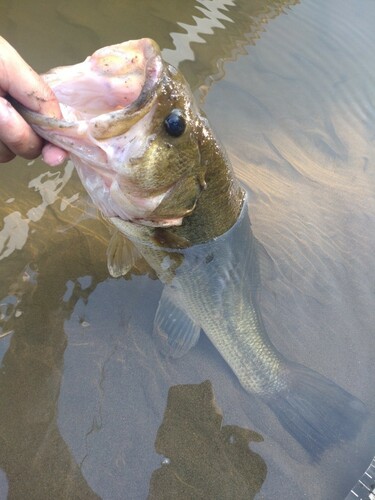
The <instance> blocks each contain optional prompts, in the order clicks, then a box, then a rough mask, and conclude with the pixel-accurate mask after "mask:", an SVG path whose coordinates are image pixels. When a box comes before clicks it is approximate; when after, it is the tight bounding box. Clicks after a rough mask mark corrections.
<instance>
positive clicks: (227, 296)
mask: <svg viewBox="0 0 375 500" xmlns="http://www.w3.org/2000/svg"><path fill="white" fill-rule="evenodd" d="M44 78H45V80H46V81H47V83H48V84H49V85H50V86H51V87H52V89H53V91H54V92H55V94H56V96H57V98H58V100H59V102H60V105H61V109H62V113H63V116H64V119H63V120H59V119H55V118H48V117H45V116H41V115H38V114H36V113H34V112H31V111H29V110H26V109H25V108H23V107H22V106H20V105H19V107H18V109H19V111H20V113H21V114H22V115H23V116H24V117H25V119H26V120H27V121H28V122H29V123H30V124H31V125H32V126H33V128H34V129H35V130H36V132H37V133H39V134H40V135H41V136H42V137H44V138H46V139H47V140H49V141H50V142H52V143H53V144H56V145H58V146H60V147H62V148H64V149H66V150H67V151H69V152H70V154H71V158H72V160H73V162H74V164H75V166H76V168H77V171H78V173H79V175H80V178H81V180H82V183H83V185H84V186H85V188H86V190H87V191H88V193H89V194H90V196H91V198H92V200H93V201H94V203H95V204H96V206H97V207H98V208H99V209H100V210H101V211H102V213H103V215H104V216H105V217H106V218H107V219H108V220H109V221H110V222H111V223H112V225H113V226H114V227H115V228H116V229H117V230H118V233H117V234H116V235H115V236H114V238H113V239H112V241H111V243H110V246H109V249H108V262H109V269H110V270H111V273H112V274H113V275H114V276H120V275H122V274H126V273H129V272H131V270H132V268H133V267H136V268H137V267H138V269H141V268H142V263H146V264H147V265H148V266H149V267H150V268H151V269H152V270H153V271H154V272H155V273H156V275H157V276H158V277H159V278H160V280H161V281H162V282H163V283H164V284H165V288H164V291H163V294H162V297H161V299H160V303H159V307H158V310H157V313H156V317H155V324H154V333H155V339H157V341H158V342H159V344H160V346H161V348H162V349H163V350H164V351H165V352H166V353H167V354H169V355H172V356H176V357H178V356H181V355H183V354H184V353H185V352H186V351H187V350H189V349H190V348H191V347H192V346H193V345H194V344H195V343H196V341H197V340H198V338H199V334H200V331H201V329H203V330H204V332H205V333H206V335H207V336H208V337H209V338H210V340H211V341H212V343H213V344H214V346H215V347H216V348H217V349H218V351H219V352H220V354H221V355H222V356H223V358H224V359H225V360H226V361H227V363H228V364H229V366H230V367H231V368H232V370H233V372H234V373H235V374H236V376H237V378H238V380H239V381H240V383H241V385H242V386H243V387H244V388H245V389H246V390H247V391H248V392H251V393H253V394H256V395H258V396H259V397H260V398H262V400H263V401H264V402H266V403H267V404H268V405H269V407H270V408H271V409H272V410H273V411H274V412H275V414H276V415H277V416H278V418H279V420H280V422H281V423H282V425H283V426H284V427H285V428H286V429H287V430H288V431H289V432H290V433H291V434H292V435H293V436H294V437H295V438H296V439H297V440H298V441H299V442H300V444H301V445H302V446H303V447H305V449H307V450H308V451H309V453H310V454H311V455H312V456H313V457H314V458H316V457H318V456H319V455H320V454H321V453H322V452H323V451H324V450H325V449H326V448H327V447H329V446H331V445H332V444H334V443H337V442H338V441H340V440H342V439H348V438H351V437H353V436H354V435H355V434H356V432H357V431H358V429H359V427H360V425H361V423H362V422H363V420H364V418H365V415H366V410H365V408H364V405H363V404H362V403H361V402H360V401H359V400H357V399H356V398H354V397H353V396H352V395H350V394H349V393H347V392H346V391H344V390H343V389H342V388H340V387H338V386H337V385H336V384H334V383H333V382H331V381H329V380H327V379H326V378H324V377H323V376H321V375H319V374H318V373H316V372H314V371H312V370H310V369H308V368H306V367H304V366H301V365H297V364H295V363H292V362H290V361H288V360H287V359H286V358H285V357H284V356H283V355H282V354H281V353H279V352H278V351H277V350H276V349H275V347H274V346H273V344H272V343H271V341H270V339H269V337H268V335H267V333H266V331H265V328H264V325H263V322H262V318H261V315H260V313H259V310H258V307H257V300H256V299H257V291H258V283H259V277H260V271H259V267H260V266H259V260H260V259H262V253H263V251H262V248H261V246H260V245H259V244H258V243H257V241H256V239H255V238H254V236H253V233H252V230H251V224H250V220H249V216H248V210H247V203H246V197H245V193H244V190H243V189H242V188H241V186H240V184H239V183H238V181H237V180H236V178H235V176H234V174H233V170H232V168H231V166H230V163H229V161H228V159H227V157H226V155H225V152H224V150H223V148H222V147H221V146H220V144H219V143H218V141H217V139H216V138H215V136H214V134H213V132H212V130H211V128H210V126H209V123H208V121H207V118H206V117H205V116H204V114H203V113H202V112H201V111H200V110H199V109H198V107H197V105H196V104H195V102H194V99H193V96H192V94H191V92H190V89H189V87H188V84H187V83H186V81H185V80H184V78H183V76H182V75H181V74H180V73H179V72H178V71H177V70H176V69H175V68H173V67H172V66H170V65H168V64H167V63H165V62H164V61H163V60H162V58H161V55H160V51H159V48H158V47H157V45H156V43H155V42H153V41H152V40H149V39H142V40H137V41H130V42H124V43H123V44H118V45H115V46H111V47H105V48H103V49H100V50H98V51H97V52H95V53H94V54H93V55H92V56H90V57H88V58H87V59H86V61H84V62H83V63H79V64H77V65H74V66H69V67H62V68H56V69H54V70H52V71H51V72H49V73H48V74H47V75H45V76H44Z"/></svg>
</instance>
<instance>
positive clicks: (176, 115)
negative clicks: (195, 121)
mask: <svg viewBox="0 0 375 500" xmlns="http://www.w3.org/2000/svg"><path fill="white" fill-rule="evenodd" d="M164 126H165V130H166V131H167V132H168V134H169V135H171V136H172V137H180V135H182V134H183V133H184V132H185V129H186V121H185V118H184V117H183V115H182V112H181V111H180V110H179V109H175V110H173V111H172V112H171V113H170V114H169V115H168V116H167V118H166V119H165V120H164Z"/></svg>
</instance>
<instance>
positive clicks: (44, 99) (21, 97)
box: [0, 36, 68, 166]
mask: <svg viewBox="0 0 375 500" xmlns="http://www.w3.org/2000/svg"><path fill="white" fill-rule="evenodd" d="M7 94H9V95H10V96H12V97H13V98H14V99H16V100H17V101H19V102H20V103H22V104H23V105H24V106H26V107H27V108H29V109H31V110H32V111H36V112H38V113H42V114H45V115H48V116H53V117H56V118H61V117H62V116H61V111H60V108H59V104H58V102H57V99H56V97H55V95H54V93H53V92H52V90H51V89H50V88H49V86H48V85H47V84H46V83H45V82H44V80H43V79H42V78H41V77H40V76H39V75H38V74H37V73H36V72H35V71H34V70H33V69H32V68H31V67H30V66H29V65H28V64H27V63H26V62H25V61H24V60H23V59H22V57H21V56H20V55H19V54H18V52H17V51H16V50H15V49H14V48H13V47H12V46H11V45H10V44H9V43H8V42H7V41H6V40H4V38H2V37H1V36H0V163H4V162H7V161H9V160H11V159H12V158H14V157H15V156H16V155H19V156H22V157H23V158H27V159H33V158H36V157H37V156H39V155H40V154H41V153H42V154H43V159H44V161H45V162H46V163H48V164H49V165H52V166H54V165H59V164H60V163H62V162H63V161H64V160H65V159H66V158H67V155H68V153H67V152H66V151H64V150H62V149H60V148H58V147H56V146H53V145H52V144H49V143H46V142H45V141H44V140H43V139H42V138H41V137H39V136H38V135H37V134H36V133H35V132H34V131H33V130H32V128H31V127H30V126H29V125H28V124H27V123H26V122H25V120H24V119H23V118H22V117H21V115H19V114H18V113H17V111H16V110H15V109H14V108H13V106H12V105H11V104H10V102H9V101H8V100H7V99H6V98H5V96H6V95H7Z"/></svg>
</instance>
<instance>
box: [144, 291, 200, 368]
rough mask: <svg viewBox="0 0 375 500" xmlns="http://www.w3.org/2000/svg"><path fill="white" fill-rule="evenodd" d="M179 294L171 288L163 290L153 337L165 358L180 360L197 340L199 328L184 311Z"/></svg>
mask: <svg viewBox="0 0 375 500" xmlns="http://www.w3.org/2000/svg"><path fill="white" fill-rule="evenodd" d="M182 304H183V301H182V298H181V297H180V293H179V292H178V291H177V290H175V289H174V288H172V287H168V286H166V287H165V288H164V290H163V293H162V296H161V299H160V302H159V307H158V309H157V311H156V316H155V320H154V337H155V340H156V341H157V343H158V344H159V347H160V350H161V351H162V352H163V353H164V354H166V355H167V356H171V357H173V358H180V357H182V356H183V355H184V354H186V353H187V352H188V351H189V349H191V348H192V347H193V346H194V345H195V344H196V343H197V342H198V339H199V334H200V330H201V328H200V326H199V325H198V324H197V323H196V322H195V321H194V320H192V319H191V318H190V316H189V315H188V314H187V313H186V311H185V310H184V308H183V306H182Z"/></svg>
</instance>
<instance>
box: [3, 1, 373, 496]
mask: <svg viewBox="0 0 375 500" xmlns="http://www.w3.org/2000/svg"><path fill="white" fill-rule="evenodd" d="M96 5H97V6H96V7H95V9H93V8H92V4H91V2H88V1H86V0H80V1H79V2H76V1H75V2H73V1H70V0H65V1H52V2H49V3H45V2H42V1H37V0H35V1H34V2H32V3H26V2H21V1H14V0H12V2H10V1H7V2H3V5H2V7H1V8H0V10H1V14H2V15H1V16H0V26H1V33H2V35H3V36H5V37H6V38H7V39H8V40H9V41H10V42H11V43H12V44H13V45H15V47H16V48H17V49H18V50H19V51H20V52H21V54H22V55H23V56H24V57H25V58H26V59H27V60H28V61H29V62H30V64H32V65H33V66H34V67H35V68H36V69H37V70H38V71H40V72H42V71H44V70H47V69H48V68H49V67H53V66H57V65H62V64H72V63H75V62H78V61H80V60H82V59H83V58H84V57H86V56H87V55H88V54H90V53H91V52H93V51H94V50H95V49H96V48H98V47H101V46H104V45H109V44H112V43H117V42H119V41H122V40H125V39H131V38H140V37H143V36H151V37H153V38H155V39H156V40H157V41H158V43H159V44H160V46H161V47H162V48H163V54H164V56H165V57H166V58H167V59H168V60H170V61H171V62H173V63H174V64H179V65H180V67H181V68H182V70H183V71H184V73H185V75H186V76H187V78H188V80H189V82H190V83H191V85H192V87H193V89H194V91H195V93H196V95H197V97H198V98H201V99H202V100H204V109H205V111H206V113H207V114H208V116H209V118H210V121H211V123H212V125H213V127H214V128H215V129H216V131H217V133H218V135H219V136H220V138H221V140H222V142H223V143H224V145H225V147H226V149H227V151H228V154H229V156H230V157H231V159H232V162H233V165H234V167H235V170H236V172H237V174H238V175H239V177H240V178H241V179H242V180H243V181H244V182H245V183H246V185H247V186H248V189H249V191H250V215H251V220H252V224H253V231H254V233H255V235H256V236H257V237H258V239H259V240H260V241H261V242H262V243H263V244H264V246H265V247H266V249H267V251H268V253H269V254H270V256H271V257H272V259H273V261H274V269H273V270H272V272H270V273H269V274H268V273H267V275H266V276H265V277H264V281H263V287H262V301H261V304H260V305H261V309H262V313H263V316H264V320H265V323H266V326H267V329H268V332H269V335H270V337H271V338H272V340H273V342H274V343H275V345H276V346H277V347H278V348H279V349H280V351H281V352H282V353H283V354H285V355H286V356H287V357H288V358H290V359H292V360H294V361H298V362H300V363H303V364H305V365H307V366H309V367H311V368H314V369H315V370H317V371H319V372H320V373H322V374H324V375H325V376H326V377H328V378H329V379H331V380H334V381H335V382H337V383H338V384H339V385H341V386H342V387H344V388H345V389H346V390H348V391H349V392H350V393H352V394H353V395H355V396H356V397H358V398H360V399H361V400H362V401H364V402H365V403H366V405H367V406H368V408H369V411H370V415H371V417H370V419H369V421H368V423H367V424H366V425H365V427H364V428H363V431H362V432H361V434H360V435H359V436H358V437H357V439H356V440H355V441H352V442H349V443H342V445H341V447H338V448H335V449H331V450H329V451H327V452H326V453H325V454H324V455H323V456H322V458H321V460H320V461H319V462H318V463H315V464H312V463H311V461H310V460H309V457H308V455H307V454H305V453H304V452H303V451H302V450H301V449H300V448H299V447H298V445H297V444H296V443H295V442H293V440H292V439H291V437H290V436H289V435H288V434H287V433H286V431H284V430H283V428H282V427H281V426H280V424H279V422H278V421H277V419H276V418H275V417H274V416H273V414H272V413H271V412H270V411H269V409H268V408H267V407H265V406H264V405H263V404H262V403H260V402H259V401H257V400H256V399H255V398H253V397H251V396H249V395H248V394H246V393H245V392H244V391H243V390H242V389H241V387H240V385H239V384H238V382H237V380H236V378H235V377H234V375H233V374H232V372H231V370H230V368H229V367H228V366H227V365H226V363H225V362H224V361H223V360H222V358H221V357H220V356H219V354H218V353H217V352H216V350H215V349H214V348H213V346H212V345H211V344H210V343H209V341H208V340H207V339H206V338H205V337H204V336H202V339H201V340H200V342H199V343H198V345H197V346H196V347H195V348H194V349H193V350H191V351H190V352H189V353H188V354H187V355H186V356H185V357H183V358H182V359H180V360H164V359H163V358H162V356H161V355H160V354H159V352H158V350H157V348H156V346H155V344H154V342H153V339H152V337H151V331H152V323H153V317H154V313H155V311H156V307H157V304H158V300H159V297H160V293H161V290H162V286H161V284H160V283H159V282H158V281H153V280H151V279H149V278H148V277H144V276H140V277H136V278H133V279H132V280H131V281H126V280H122V279H120V280H115V279H111V278H109V276H108V272H107V269H106V257H105V251H106V245H107V242H108V239H109V232H108V229H107V227H106V226H105V224H104V223H103V221H101V220H100V219H99V218H98V217H97V216H96V214H95V211H94V210H93V209H92V208H91V207H90V204H89V203H88V200H87V196H86V195H85V193H84V191H83V189H82V187H81V186H80V183H79V181H78V179H77V177H76V175H75V173H74V171H73V168H72V166H71V165H70V164H69V163H68V164H67V165H66V166H64V167H62V168H60V169H49V168H47V167H46V166H45V165H43V163H41V162H40V161H36V162H33V163H32V164H31V165H29V164H28V163H27V162H25V161H21V160H16V161H14V162H12V163H10V164H9V165H3V166H1V168H0V200H1V202H0V211H1V220H2V226H1V229H0V259H1V261H0V276H1V279H0V297H1V300H0V304H1V305H0V314H1V328H2V330H0V359H1V363H2V364H1V371H0V398H1V399H0V445H1V446H0V498H6V496H7V494H8V496H9V498H25V497H27V498H97V497H101V498H105V499H117V498H118V499H120V498H121V499H122V498H129V499H144V498H147V496H148V495H149V496H150V498H157V499H166V498H176V497H177V498H201V497H202V498H203V497H204V498H220V494H221V495H222V498H223V499H226V498H249V497H250V496H251V495H252V492H253V491H256V487H254V484H258V486H260V485H262V486H261V489H260V492H259V493H258V494H257V496H256V498H264V499H268V498H288V499H289V498H292V499H301V498H306V499H322V500H323V499H327V498H330V499H336V498H337V499H340V498H343V497H345V495H346V494H347V493H348V491H349V490H350V488H351V486H352V485H353V484H354V483H355V482H356V480H357V479H358V477H359V476H360V475H361V473H362V472H363V471H364V470H365V468H366V467H367V465H368V463H369V462H370V460H371V458H372V456H373V454H374V449H375V436H374V431H373V429H374V426H373V425H374V415H375V390H374V384H373V380H374V375H375V373H374V372H375V368H374V366H373V365H374V364H373V353H374V341H373V331H374V324H375V321H374V320H375V312H374V311H375V308H374V300H375V294H374V283H375V259H374V252H373V248H374V244H375V194H374V193H375V174H374V169H373V168H372V167H373V165H374V163H375V143H374V121H375V85H374V84H375V69H374V68H375V54H374V50H373V47H374V44H375V32H374V29H373V26H374V21H375V5H374V4H373V2H371V1H364V0H361V1H360V2H351V1H339V0H335V1H329V2H323V1H314V2H313V1H305V0H303V1H302V2H296V1H293V2H282V1H275V2H267V3H266V2H252V1H245V0H242V1H241V0H238V1H236V0H227V1H225V0H223V1H212V2H211V1H208V0H206V1H203V0H202V1H200V2H198V1H186V2H184V3H183V6H182V5H181V4H179V5H177V3H176V2H169V1H168V2H167V1H160V2H157V4H155V3H153V2H142V3H140V2H129V1H128V2H124V1H122V2H120V1H119V2H111V4H110V7H108V4H107V3H105V2H97V3H96ZM41 19H43V28H42V29H41V27H40V24H41ZM205 380H209V381H210V383H211V384H212V391H213V393H210V385H209V384H208V385H207V384H206V385H202V382H203V381H205ZM186 386H188V387H186ZM170 388H173V390H172V391H171V392H170V395H169V398H168V390H169V389H170ZM207 391H208V392H207ZM174 397H177V398H182V401H183V402H184V404H185V406H186V407H187V408H189V407H190V408H192V411H191V412H190V413H189V411H188V410H187V413H184V414H183V415H182V417H181V415H180V414H179V412H178V409H179V408H181V407H183V404H182V403H181V404H179V403H178V401H179V400H178V399H177V403H173V401H174V400H173V398H174ZM212 397H214V399H215V401H216V406H215V403H213V402H212ZM210 401H211V404H208V402H210ZM186 402H188V403H186ZM189 402H190V403H189ZM202 408H204V409H206V408H207V410H205V411H202ZM164 412H165V413H164ZM220 415H222V420H221V417H220ZM206 416H207V418H206ZM162 422H163V425H161V424H162ZM173 422H175V423H176V424H175V425H173ZM168 426H169V427H168ZM228 426H231V427H228ZM228 429H229V430H228ZM246 429H250V430H252V431H255V432H256V433H258V435H260V436H262V437H263V439H264V441H262V442H261V441H256V440H257V439H260V438H258V437H256V436H257V435H255V434H249V433H248V431H247V430H246ZM227 430H228V433H227V434H226V432H227ZM228 435H229V437H228ZM168 436H173V438H170V442H168V439H167V438H168ZM213 436H215V438H214V437H213ZM220 436H223V440H224V444H223V445H222V446H218V445H217V448H215V449H211V448H210V445H212V442H215V443H218V442H219V441H220V439H221V437H220ZM197 437H198V438H197ZM183 438H184V439H183ZM179 439H180V440H182V443H183V444H181V446H175V443H176V442H179ZM215 439H216V441H215ZM226 439H227V440H228V442H229V443H230V444H234V442H238V443H240V444H241V443H242V444H243V446H241V445H240V444H239V445H238V447H237V448H235V451H233V449H231V451H230V453H229V452H228V446H227V442H226V441H225V440H226ZM249 440H250V441H251V442H250V448H251V450H253V451H255V452H256V453H257V454H258V455H255V458H254V456H253V455H250V454H248V455H243V453H244V452H243V450H244V448H245V449H246V450H247V443H248V441H249ZM254 440H255V441H256V442H254ZM220 442H222V441H220ZM202 448H204V449H205V450H206V449H207V453H204V454H203V453H201V449H202ZM215 450H216V453H215ZM164 456H165V457H167V459H170V460H171V462H170V463H169V464H168V460H166V461H165V460H164V461H163V457H164ZM228 456H230V458H229V459H228ZM213 457H215V458H213ZM239 457H241V460H240V459H239ZM243 457H245V458H243ZM210 461H211V462H212V463H210ZM162 462H163V464H164V465H162ZM244 462H245V463H251V467H249V468H246V469H241V468H240V465H239V464H240V463H241V464H243V463H244ZM263 463H265V464H266V467H267V470H266V476H265V481H264V483H263V484H262V481H263V480H264V475H265V469H264V467H263V465H262V464H263ZM176 464H178V466H179V468H178V469H176ZM174 467H175V468H174ZM171 471H172V472H171ZM250 471H252V474H253V477H252V478H249V476H250V475H251V472H250ZM173 473H174V477H176V476H177V477H179V478H180V479H181V481H179V482H177V486H176V485H175V484H174V483H172V480H171V479H170V478H169V476H168V474H172V475H173ZM202 476H203V477H205V478H207V481H206V482H205V481H202ZM244 478H246V479H249V481H245V480H244ZM250 479H251V480H250ZM219 481H220V482H221V483H220V484H221V487H220V488H219V492H220V493H217V492H216V493H215V496H212V493H210V491H211V492H212V491H213V490H212V484H218V482H219ZM257 481H258V482H257ZM181 484H184V485H185V488H183V489H182V490H178V489H177V490H176V489H173V488H174V487H176V488H178V487H181ZM210 485H211V486H210ZM205 487H206V488H210V489H209V491H208V492H207V491H204V488H205ZM252 488H255V489H252ZM176 491H177V493H176ZM228 491H230V492H234V493H235V494H234V496H233V495H232V496H228V493H227V492H228ZM210 494H211V496H210ZM218 495H219V496H218Z"/></svg>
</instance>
